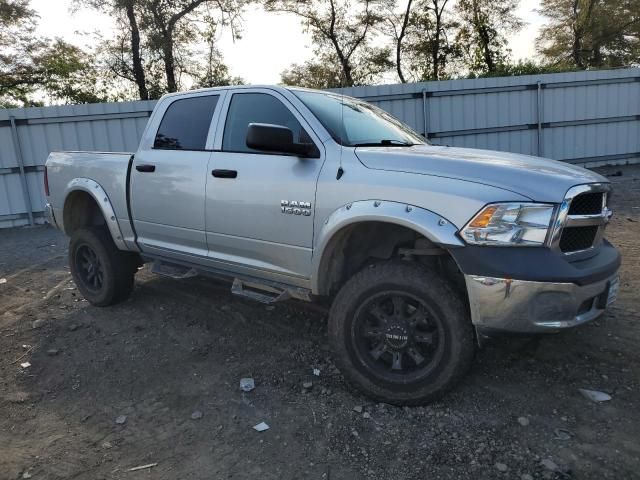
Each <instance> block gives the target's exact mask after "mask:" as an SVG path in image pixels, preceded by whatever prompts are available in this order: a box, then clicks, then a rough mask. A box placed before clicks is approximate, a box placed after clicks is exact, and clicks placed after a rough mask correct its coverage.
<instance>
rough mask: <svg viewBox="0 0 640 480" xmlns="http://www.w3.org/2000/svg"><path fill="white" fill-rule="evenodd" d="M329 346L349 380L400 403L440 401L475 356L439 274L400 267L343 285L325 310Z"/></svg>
mask: <svg viewBox="0 0 640 480" xmlns="http://www.w3.org/2000/svg"><path fill="white" fill-rule="evenodd" d="M329 340H330V342H331V345H332V348H333V350H334V354H335V358H336V361H337V363H338V366H339V368H340V370H341V371H342V372H343V374H344V375H345V377H346V378H347V380H349V381H350V382H351V383H353V384H354V385H355V386H356V387H357V388H359V389H360V390H362V391H363V392H364V393H365V394H367V395H368V396H371V397H373V398H375V399H376V400H379V401H383V402H386V403H392V404H401V405H418V404H424V403H427V402H429V401H432V400H435V399H437V398H438V397H440V396H441V395H443V394H444V393H445V392H446V391H448V390H449V389H450V388H451V387H453V386H454V385H455V384H456V383H457V382H458V381H459V380H460V378H461V377H462V376H463V375H464V374H465V373H466V372H467V370H468V369H469V367H470V365H471V361H472V358H473V354H474V351H475V345H474V340H473V327H472V324H471V320H470V319H469V315H468V313H467V309H466V308H465V304H464V302H463V301H462V300H461V299H460V297H459V295H458V294H457V293H456V292H455V291H454V290H453V289H451V288H450V287H449V286H448V284H447V282H446V280H444V279H443V278H441V277H440V276H438V275H436V274H434V273H432V272H430V271H427V270H426V269H425V268H423V267H421V266H420V265H417V264H412V263H409V262H403V261H392V262H386V263H382V264H377V265H373V266H371V267H368V268H365V269H364V270H362V271H360V272H359V273H357V274H356V275H354V276H353V277H352V278H351V279H350V280H349V281H348V282H347V283H346V284H345V285H344V287H343V288H342V289H341V290H340V292H339V293H338V295H337V296H336V298H335V300H334V302H333V305H332V307H331V312H330V316H329Z"/></svg>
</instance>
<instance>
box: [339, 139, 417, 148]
mask: <svg viewBox="0 0 640 480" xmlns="http://www.w3.org/2000/svg"><path fill="white" fill-rule="evenodd" d="M414 145H417V143H409V142H403V141H402V140H380V141H379V142H363V143H354V144H353V145H351V146H352V147H413V146H414Z"/></svg>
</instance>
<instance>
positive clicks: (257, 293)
mask: <svg viewBox="0 0 640 480" xmlns="http://www.w3.org/2000/svg"><path fill="white" fill-rule="evenodd" d="M231 293H233V294H234V295H238V296H240V297H247V298H250V299H251V300H255V301H257V302H260V303H276V302H282V301H284V300H289V299H290V298H291V294H290V292H289V291H288V290H285V289H282V288H278V287H275V286H271V285H265V284H263V283H254V282H247V281H245V280H240V279H239V278H236V279H235V280H234V281H233V285H232V286H231Z"/></svg>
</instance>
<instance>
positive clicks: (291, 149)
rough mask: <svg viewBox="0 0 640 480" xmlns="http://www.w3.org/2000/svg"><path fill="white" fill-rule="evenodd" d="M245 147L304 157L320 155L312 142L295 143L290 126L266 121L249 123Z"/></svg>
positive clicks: (317, 156)
mask: <svg viewBox="0 0 640 480" xmlns="http://www.w3.org/2000/svg"><path fill="white" fill-rule="evenodd" d="M247 147H249V148H253V149H254V150H264V151H267V152H279V153H289V154H294V155H298V156H299V157H304V158H319V157H320V152H319V151H318V148H317V147H316V146H315V145H314V144H313V143H295V142H294V141H293V132H292V131H291V129H290V128H287V127H283V126H282V125H271V124H268V123H250V124H249V128H248V130H247Z"/></svg>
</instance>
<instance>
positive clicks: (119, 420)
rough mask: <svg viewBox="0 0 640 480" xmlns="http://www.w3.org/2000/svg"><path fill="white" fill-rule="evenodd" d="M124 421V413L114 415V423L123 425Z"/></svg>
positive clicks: (125, 418) (125, 419)
mask: <svg viewBox="0 0 640 480" xmlns="http://www.w3.org/2000/svg"><path fill="white" fill-rule="evenodd" d="M126 421H127V416H126V415H118V416H117V417H116V423H117V424H118V425H123V424H124V423H125V422H126Z"/></svg>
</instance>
